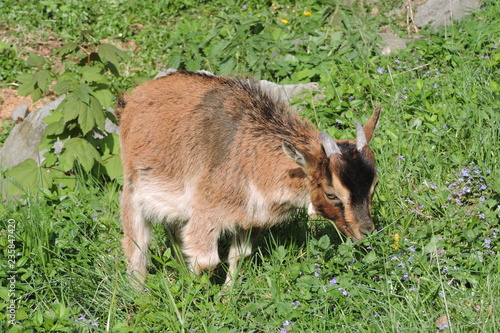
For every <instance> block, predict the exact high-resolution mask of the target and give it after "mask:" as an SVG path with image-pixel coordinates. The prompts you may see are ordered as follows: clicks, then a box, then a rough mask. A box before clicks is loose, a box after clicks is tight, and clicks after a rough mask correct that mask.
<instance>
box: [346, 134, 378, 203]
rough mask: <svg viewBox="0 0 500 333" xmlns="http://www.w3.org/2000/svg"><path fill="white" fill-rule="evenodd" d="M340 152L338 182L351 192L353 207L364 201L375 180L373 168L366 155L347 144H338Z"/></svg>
mask: <svg viewBox="0 0 500 333" xmlns="http://www.w3.org/2000/svg"><path fill="white" fill-rule="evenodd" d="M339 148H340V150H341V151H342V155H341V156H342V163H341V168H340V170H338V173H337V174H338V176H339V178H340V181H341V182H342V183H343V185H344V186H345V187H347V188H348V189H349V191H350V192H351V202H352V204H353V205H356V204H359V203H362V202H364V201H366V200H367V199H368V197H369V195H370V188H371V186H372V184H373V180H374V178H375V166H374V165H373V164H372V163H371V162H370V161H368V159H367V157H366V156H365V154H366V153H364V152H360V151H358V150H357V148H356V146H355V145H353V144H350V143H347V142H343V143H340V144H339Z"/></svg>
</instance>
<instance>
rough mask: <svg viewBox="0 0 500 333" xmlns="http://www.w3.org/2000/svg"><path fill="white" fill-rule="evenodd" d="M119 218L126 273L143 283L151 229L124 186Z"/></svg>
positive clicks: (129, 191)
mask: <svg viewBox="0 0 500 333" xmlns="http://www.w3.org/2000/svg"><path fill="white" fill-rule="evenodd" d="M121 218H122V225H123V233H124V238H123V241H122V245H123V249H124V251H125V256H126V257H127V260H128V267H127V272H128V273H129V274H131V275H133V276H135V277H136V278H137V279H138V280H139V281H141V282H144V280H145V278H146V271H147V265H148V248H149V241H150V238H151V230H150V229H151V227H150V225H149V222H147V221H146V220H145V219H144V216H143V214H142V211H141V209H140V207H139V205H138V203H137V202H135V201H134V200H133V194H132V190H130V188H129V186H126V185H125V186H124V188H123V193H122V199H121Z"/></svg>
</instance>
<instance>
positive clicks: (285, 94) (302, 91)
mask: <svg viewBox="0 0 500 333" xmlns="http://www.w3.org/2000/svg"><path fill="white" fill-rule="evenodd" d="M260 86H261V88H262V89H263V90H264V91H267V92H268V93H270V94H271V95H274V96H277V97H279V98H280V99H282V100H284V101H288V102H291V101H292V100H293V99H296V98H305V97H306V96H307V95H308V94H310V93H312V92H313V91H316V92H323V91H324V90H325V89H324V88H320V87H319V84H318V83H316V82H310V83H299V84H285V85H281V84H277V83H273V82H269V81H266V80H261V81H260ZM325 97H326V96H325V95H323V94H317V95H315V96H314V100H315V101H319V100H322V99H324V98H325Z"/></svg>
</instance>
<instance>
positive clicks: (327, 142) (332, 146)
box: [319, 132, 342, 158]
mask: <svg viewBox="0 0 500 333" xmlns="http://www.w3.org/2000/svg"><path fill="white" fill-rule="evenodd" d="M319 139H320V140H321V143H322V144H323V149H324V150H325V154H326V157H328V158H330V156H331V155H332V154H336V155H340V154H342V152H341V151H340V148H339V146H337V144H336V143H335V140H333V138H332V137H331V136H330V135H329V134H327V133H325V132H320V133H319Z"/></svg>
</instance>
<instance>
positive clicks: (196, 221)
mask: <svg viewBox="0 0 500 333" xmlns="http://www.w3.org/2000/svg"><path fill="white" fill-rule="evenodd" d="M207 219H208V220H209V221H210V219H209V218H207V217H206V216H199V217H198V216H196V215H195V214H193V216H192V217H191V220H189V222H188V223H187V224H186V225H185V226H184V229H183V230H182V232H181V238H182V242H181V243H182V252H183V253H184V256H185V258H186V262H187V263H188V265H189V266H190V268H191V270H192V271H193V272H195V273H196V274H198V275H199V274H201V273H202V272H203V271H208V272H211V271H213V270H214V269H215V267H216V266H217V265H218V264H219V263H220V259H219V248H218V242H219V236H220V233H221V231H220V229H219V228H218V227H216V226H215V224H210V223H208V222H207Z"/></svg>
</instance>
